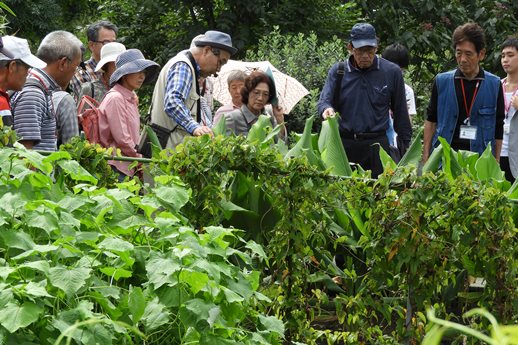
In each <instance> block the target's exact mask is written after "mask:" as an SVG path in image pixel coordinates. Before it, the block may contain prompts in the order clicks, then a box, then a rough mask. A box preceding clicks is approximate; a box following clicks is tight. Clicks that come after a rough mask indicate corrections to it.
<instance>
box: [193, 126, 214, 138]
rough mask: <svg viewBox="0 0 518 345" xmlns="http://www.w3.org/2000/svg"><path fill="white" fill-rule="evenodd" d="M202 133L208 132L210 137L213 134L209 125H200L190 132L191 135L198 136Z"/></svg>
mask: <svg viewBox="0 0 518 345" xmlns="http://www.w3.org/2000/svg"><path fill="white" fill-rule="evenodd" d="M204 134H209V135H210V136H211V137H213V136H214V133H213V132H212V129H210V127H207V126H200V127H198V128H196V129H195V130H194V132H192V135H193V136H195V137H200V136H202V135H204Z"/></svg>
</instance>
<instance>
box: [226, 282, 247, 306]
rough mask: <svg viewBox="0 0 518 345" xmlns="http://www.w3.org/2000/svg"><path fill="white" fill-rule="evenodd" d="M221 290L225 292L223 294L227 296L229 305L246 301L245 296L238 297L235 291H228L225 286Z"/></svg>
mask: <svg viewBox="0 0 518 345" xmlns="http://www.w3.org/2000/svg"><path fill="white" fill-rule="evenodd" d="M221 289H222V290H223V293H224V294H225V298H226V300H227V302H228V303H234V302H243V301H244V300H245V299H244V298H243V296H240V295H238V294H237V293H235V292H234V291H232V290H230V289H227V288H226V287H224V286H222V287H221Z"/></svg>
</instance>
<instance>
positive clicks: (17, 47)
mask: <svg viewBox="0 0 518 345" xmlns="http://www.w3.org/2000/svg"><path fill="white" fill-rule="evenodd" d="M1 60H21V61H23V62H24V63H26V64H27V65H29V66H31V67H35V68H45V66H47V64H46V63H45V62H44V61H43V60H40V59H39V58H38V57H36V56H34V55H32V53H31V49H30V48H29V43H28V42H27V40H26V39H23V38H19V37H14V36H4V37H2V38H0V61H1Z"/></svg>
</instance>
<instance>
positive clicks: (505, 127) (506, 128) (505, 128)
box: [504, 123, 511, 134]
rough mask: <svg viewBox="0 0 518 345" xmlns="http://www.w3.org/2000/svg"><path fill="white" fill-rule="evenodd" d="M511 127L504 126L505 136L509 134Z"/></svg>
mask: <svg viewBox="0 0 518 345" xmlns="http://www.w3.org/2000/svg"><path fill="white" fill-rule="evenodd" d="M510 127H511V125H510V124H508V123H505V124H504V133H505V134H509V130H510Z"/></svg>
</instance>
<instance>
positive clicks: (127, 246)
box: [97, 237, 134, 252]
mask: <svg viewBox="0 0 518 345" xmlns="http://www.w3.org/2000/svg"><path fill="white" fill-rule="evenodd" d="M97 247H99V248H100V249H106V250H110V251H114V252H126V251H131V250H133V249H134V246H133V245H132V244H131V243H129V242H127V241H124V240H122V239H120V238H115V237H108V238H105V239H104V240H103V241H102V242H101V243H99V244H98V245H97Z"/></svg>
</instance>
